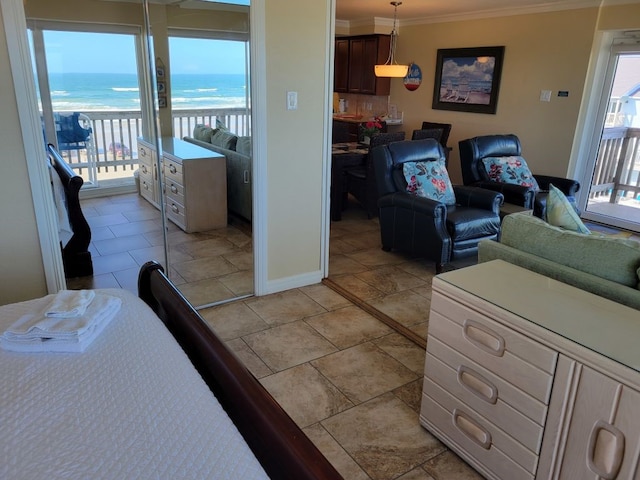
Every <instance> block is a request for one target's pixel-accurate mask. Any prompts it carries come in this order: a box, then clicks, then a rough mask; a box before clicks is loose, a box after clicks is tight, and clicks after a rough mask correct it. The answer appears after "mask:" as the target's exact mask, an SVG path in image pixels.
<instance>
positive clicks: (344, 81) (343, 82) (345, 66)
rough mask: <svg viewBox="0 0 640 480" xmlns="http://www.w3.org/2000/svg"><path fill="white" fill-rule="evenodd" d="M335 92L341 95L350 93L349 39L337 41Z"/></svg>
mask: <svg viewBox="0 0 640 480" xmlns="http://www.w3.org/2000/svg"><path fill="white" fill-rule="evenodd" d="M333 75H334V81H333V90H334V91H335V92H340V93H348V92H349V39H348V38H340V39H337V40H336V48H335V53H334V60H333Z"/></svg>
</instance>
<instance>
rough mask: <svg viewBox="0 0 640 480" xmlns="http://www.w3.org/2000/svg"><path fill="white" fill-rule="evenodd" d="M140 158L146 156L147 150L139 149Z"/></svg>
mask: <svg viewBox="0 0 640 480" xmlns="http://www.w3.org/2000/svg"><path fill="white" fill-rule="evenodd" d="M140 156H141V157H146V156H147V150H146V149H144V148H142V147H140Z"/></svg>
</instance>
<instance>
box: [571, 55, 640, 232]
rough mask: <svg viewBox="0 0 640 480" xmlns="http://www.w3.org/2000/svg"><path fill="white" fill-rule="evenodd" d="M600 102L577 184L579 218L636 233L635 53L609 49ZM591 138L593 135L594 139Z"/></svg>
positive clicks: (638, 58)
mask: <svg viewBox="0 0 640 480" xmlns="http://www.w3.org/2000/svg"><path fill="white" fill-rule="evenodd" d="M604 84H605V86H604V88H603V90H602V92H603V93H602V96H601V101H600V105H601V107H600V112H601V113H600V121H599V122H598V125H597V126H596V128H597V129H598V134H597V138H599V142H598V143H597V145H594V148H593V149H592V154H591V156H590V157H591V159H590V162H589V166H588V169H587V175H586V176H585V178H584V180H583V182H582V184H583V188H588V189H589V195H588V199H587V202H586V205H585V207H584V212H583V216H584V217H585V218H587V219H589V220H594V221H597V222H600V223H604V224H607V225H612V226H616V227H621V228H625V229H628V230H634V231H637V232H640V50H639V49H638V48H637V46H635V45H616V46H614V47H612V49H611V54H610V59H609V63H608V66H607V71H606V74H605V81H604ZM594 136H595V135H594Z"/></svg>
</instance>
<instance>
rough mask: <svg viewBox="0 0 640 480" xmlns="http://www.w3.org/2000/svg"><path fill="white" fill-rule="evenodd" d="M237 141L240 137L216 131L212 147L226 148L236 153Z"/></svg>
mask: <svg viewBox="0 0 640 480" xmlns="http://www.w3.org/2000/svg"><path fill="white" fill-rule="evenodd" d="M237 141H238V137H237V136H236V135H234V134H233V133H229V132H227V131H224V130H216V131H215V133H214V134H213V135H212V136H211V145H215V146H217V147H220V148H225V149H227V150H234V151H235V149H236V142H237Z"/></svg>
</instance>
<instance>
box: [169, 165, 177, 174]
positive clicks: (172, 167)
mask: <svg viewBox="0 0 640 480" xmlns="http://www.w3.org/2000/svg"><path fill="white" fill-rule="evenodd" d="M169 171H170V172H171V173H176V172H177V171H178V169H177V168H176V166H175V165H169Z"/></svg>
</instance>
